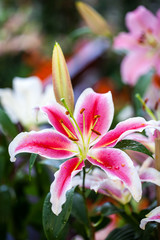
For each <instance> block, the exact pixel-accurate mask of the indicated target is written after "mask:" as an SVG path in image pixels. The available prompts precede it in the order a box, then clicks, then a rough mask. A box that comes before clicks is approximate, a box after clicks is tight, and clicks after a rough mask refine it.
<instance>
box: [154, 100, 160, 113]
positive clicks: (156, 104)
mask: <svg viewBox="0 0 160 240" xmlns="http://www.w3.org/2000/svg"><path fill="white" fill-rule="evenodd" d="M159 103H160V99H158V101H157V102H156V103H155V106H154V110H155V111H157V109H158V106H159Z"/></svg>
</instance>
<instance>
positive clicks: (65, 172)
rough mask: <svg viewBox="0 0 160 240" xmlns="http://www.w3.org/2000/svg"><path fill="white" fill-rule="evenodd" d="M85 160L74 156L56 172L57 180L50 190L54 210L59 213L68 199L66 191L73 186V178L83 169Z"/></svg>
mask: <svg viewBox="0 0 160 240" xmlns="http://www.w3.org/2000/svg"><path fill="white" fill-rule="evenodd" d="M83 167H84V162H81V161H80V159H79V158H72V159H69V160H67V161H66V162H64V163H63V164H62V165H61V167H60V169H59V170H58V171H57V172H56V173H55V180H54V181H53V183H52V184H51V188H50V192H51V199H50V202H51V203H52V211H53V213H54V214H56V215H58V214H59V213H60V212H61V210H62V205H63V203H64V202H65V201H66V192H67V191H68V190H69V189H71V187H72V178H73V177H74V176H75V175H76V174H77V173H78V172H80V171H81V170H82V168H83Z"/></svg>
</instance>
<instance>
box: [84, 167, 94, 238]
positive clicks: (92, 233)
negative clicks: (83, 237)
mask: <svg viewBox="0 0 160 240" xmlns="http://www.w3.org/2000/svg"><path fill="white" fill-rule="evenodd" d="M85 177H86V169H85V167H84V168H83V180H82V181H83V182H82V195H83V199H84V203H85V206H86V213H87V218H88V226H89V228H87V227H86V232H87V235H88V237H89V239H90V240H94V231H93V227H92V224H91V221H90V219H89V213H88V208H87V204H86V195H85V192H86V190H85Z"/></svg>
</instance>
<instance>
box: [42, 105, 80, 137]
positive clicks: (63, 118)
mask: <svg viewBox="0 0 160 240" xmlns="http://www.w3.org/2000/svg"><path fill="white" fill-rule="evenodd" d="M41 109H42V111H43V112H44V113H46V114H47V116H48V119H49V122H50V123H51V125H53V126H54V127H55V129H56V130H57V131H58V132H60V133H62V134H64V135H65V136H66V137H68V135H69V134H68V133H67V131H66V130H65V128H64V127H63V125H64V126H65V127H66V128H67V129H68V130H69V131H70V132H71V133H73V134H72V135H73V136H74V138H77V135H76V132H75V129H74V127H73V125H72V123H71V121H72V120H71V119H69V115H66V109H65V108H64V107H62V106H61V105H60V104H58V103H54V105H53V106H45V107H42V108H41ZM62 122H63V124H62Z"/></svg>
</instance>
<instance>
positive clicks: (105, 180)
mask: <svg viewBox="0 0 160 240" xmlns="http://www.w3.org/2000/svg"><path fill="white" fill-rule="evenodd" d="M82 179H83V176H82V175H78V176H75V177H74V178H73V181H72V186H77V185H79V186H82V182H83V180H82ZM85 188H88V189H93V190H94V191H95V192H99V193H101V194H103V195H107V196H110V197H112V198H114V199H116V200H117V201H119V202H121V203H122V204H126V203H128V202H129V201H130V200H131V194H130V192H129V191H128V189H127V188H125V185H124V184H123V182H122V181H120V180H118V179H116V180H113V179H110V178H109V177H108V176H107V174H106V173H105V172H104V171H103V170H101V169H99V168H95V169H94V170H93V172H92V173H91V174H87V175H86V178H85Z"/></svg>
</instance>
